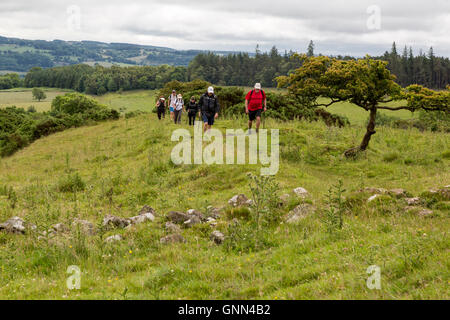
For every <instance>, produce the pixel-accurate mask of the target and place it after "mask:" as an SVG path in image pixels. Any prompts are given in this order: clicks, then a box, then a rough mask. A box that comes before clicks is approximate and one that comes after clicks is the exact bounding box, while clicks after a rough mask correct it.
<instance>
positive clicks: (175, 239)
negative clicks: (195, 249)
mask: <svg viewBox="0 0 450 320" xmlns="http://www.w3.org/2000/svg"><path fill="white" fill-rule="evenodd" d="M160 242H161V244H170V243H186V239H184V237H183V236H182V235H180V234H178V233H176V234H171V235H169V236H167V237H164V238H161V240H160Z"/></svg>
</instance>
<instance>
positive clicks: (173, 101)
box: [167, 90, 177, 120]
mask: <svg viewBox="0 0 450 320" xmlns="http://www.w3.org/2000/svg"><path fill="white" fill-rule="evenodd" d="M167 102H168V103H167V104H168V106H169V111H170V119H171V120H174V118H175V105H176V103H177V91H176V90H173V91H172V94H171V95H170V96H169V98H168V99H167Z"/></svg>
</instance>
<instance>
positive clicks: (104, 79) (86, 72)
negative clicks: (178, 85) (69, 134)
mask: <svg viewBox="0 0 450 320" xmlns="http://www.w3.org/2000/svg"><path fill="white" fill-rule="evenodd" d="M185 79H186V68H184V67H172V66H167V65H161V66H146V67H118V66H112V67H110V68H106V67H102V66H98V65H97V66H95V67H91V66H88V65H83V64H81V65H74V66H66V67H56V68H51V69H41V68H33V69H31V70H30V72H29V73H28V74H27V75H26V77H25V86H26V87H29V88H32V87H56V88H64V89H73V90H76V91H79V92H86V93H88V94H96V95H103V94H105V93H107V92H116V91H119V90H124V91H126V90H136V89H158V88H162V87H163V86H164V84H166V83H167V82H169V81H171V80H179V81H184V80H185Z"/></svg>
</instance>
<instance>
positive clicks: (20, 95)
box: [0, 88, 72, 112]
mask: <svg viewBox="0 0 450 320" xmlns="http://www.w3.org/2000/svg"><path fill="white" fill-rule="evenodd" d="M43 89H44V91H45V94H46V95H47V98H46V99H45V100H42V101H40V102H38V101H37V100H34V99H33V95H32V93H31V91H32V89H31V88H14V89H10V90H0V108H4V107H10V106H16V107H18V108H24V109H25V110H26V109H28V107H30V106H34V107H35V108H36V110H37V111H39V112H43V111H49V110H50V108H51V105H52V100H53V99H54V98H55V97H57V96H59V95H64V94H66V93H67V92H71V91H72V90H65V89H56V90H55V89H52V88H43Z"/></svg>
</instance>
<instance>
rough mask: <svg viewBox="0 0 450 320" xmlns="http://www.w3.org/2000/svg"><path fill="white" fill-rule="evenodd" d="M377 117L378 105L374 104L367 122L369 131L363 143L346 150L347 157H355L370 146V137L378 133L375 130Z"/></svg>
mask: <svg viewBox="0 0 450 320" xmlns="http://www.w3.org/2000/svg"><path fill="white" fill-rule="evenodd" d="M376 119H377V107H376V106H373V107H372V108H370V116H369V123H368V124H367V132H366V134H365V135H364V138H363V140H362V142H361V145H360V146H359V147H356V148H352V149H350V150H347V151H345V153H344V155H345V156H346V157H347V158H354V157H356V155H357V154H358V152H360V151H365V150H366V149H367V147H368V146H369V142H370V138H372V136H373V135H374V134H375V133H377V132H376V131H375V121H376Z"/></svg>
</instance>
